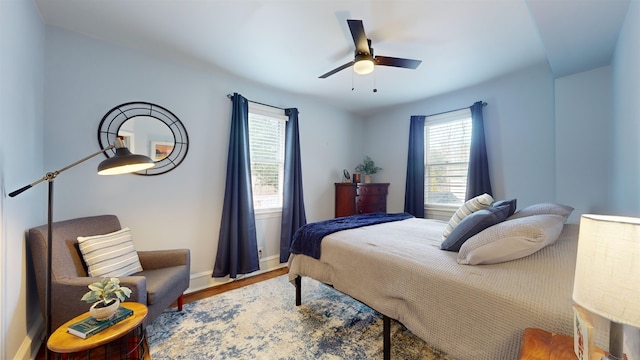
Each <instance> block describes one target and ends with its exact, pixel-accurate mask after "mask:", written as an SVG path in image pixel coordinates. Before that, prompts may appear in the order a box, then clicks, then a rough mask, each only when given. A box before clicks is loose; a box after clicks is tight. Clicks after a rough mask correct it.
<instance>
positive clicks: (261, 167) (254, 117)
mask: <svg viewBox="0 0 640 360" xmlns="http://www.w3.org/2000/svg"><path fill="white" fill-rule="evenodd" d="M251 105H252V103H249V151H250V157H251V183H252V187H253V203H254V209H256V210H261V209H272V208H282V188H283V176H284V139H285V119H286V116H285V115H284V111H283V110H279V109H273V108H269V107H266V106H262V107H263V108H268V109H273V110H276V111H275V112H274V111H273V110H271V111H270V112H264V111H256V108H255V107H253V106H251ZM263 110H264V109H263ZM277 110H279V113H278V112H277Z"/></svg>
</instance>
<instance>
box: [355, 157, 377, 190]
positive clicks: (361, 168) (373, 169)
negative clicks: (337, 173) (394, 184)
mask: <svg viewBox="0 0 640 360" xmlns="http://www.w3.org/2000/svg"><path fill="white" fill-rule="evenodd" d="M380 170H382V168H381V167H377V166H376V164H375V163H374V162H373V160H371V158H370V157H369V156H368V155H367V156H365V157H364V160H363V161H362V162H361V163H360V164H358V166H356V171H357V172H359V173H362V174H364V182H365V183H370V182H371V175H373V174H375V173H377V172H378V171H380Z"/></svg>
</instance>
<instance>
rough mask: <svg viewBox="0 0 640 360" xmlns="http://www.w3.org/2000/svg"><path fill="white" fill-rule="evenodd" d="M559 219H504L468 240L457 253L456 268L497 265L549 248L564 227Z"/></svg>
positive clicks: (563, 221) (541, 217) (551, 216)
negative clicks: (459, 265)
mask: <svg viewBox="0 0 640 360" xmlns="http://www.w3.org/2000/svg"><path fill="white" fill-rule="evenodd" d="M565 221H566V218H565V217H563V216H560V215H547V214H545V215H531V216H527V217H523V218H519V219H514V220H511V219H508V220H507V221H503V222H501V223H499V224H497V225H495V226H492V227H490V228H488V229H486V230H484V231H482V232H480V233H479V234H477V235H475V236H473V237H471V238H470V239H469V240H467V241H466V242H465V243H464V244H463V245H462V246H461V247H460V252H459V253H458V260H457V261H458V264H463V265H479V264H497V263H501V262H506V261H511V260H515V259H519V258H522V257H525V256H528V255H531V254H533V253H535V252H536V251H538V250H540V249H542V248H543V247H545V246H547V245H549V244H553V243H554V242H555V241H556V240H557V239H558V237H559V236H560V233H561V232H562V229H563V227H564V223H565Z"/></svg>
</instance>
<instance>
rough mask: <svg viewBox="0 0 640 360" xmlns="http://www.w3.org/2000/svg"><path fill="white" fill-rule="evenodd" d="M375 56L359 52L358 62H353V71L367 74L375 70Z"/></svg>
mask: <svg viewBox="0 0 640 360" xmlns="http://www.w3.org/2000/svg"><path fill="white" fill-rule="evenodd" d="M374 65H375V64H374V63H373V57H372V56H371V55H368V54H358V55H357V56H356V62H355V63H354V64H353V71H354V72H355V73H356V74H360V75H365V74H369V73H370V72H372V71H373V67H374Z"/></svg>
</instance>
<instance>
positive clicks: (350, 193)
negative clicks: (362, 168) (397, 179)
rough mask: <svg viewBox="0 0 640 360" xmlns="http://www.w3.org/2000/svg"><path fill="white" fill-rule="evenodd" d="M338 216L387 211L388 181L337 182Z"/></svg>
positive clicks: (336, 213) (336, 214)
mask: <svg viewBox="0 0 640 360" xmlns="http://www.w3.org/2000/svg"><path fill="white" fill-rule="evenodd" d="M335 185H336V211H335V216H336V217H342V216H349V215H356V214H366V213H372V212H378V211H381V212H387V192H388V188H389V184H388V183H369V184H366V183H335Z"/></svg>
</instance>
